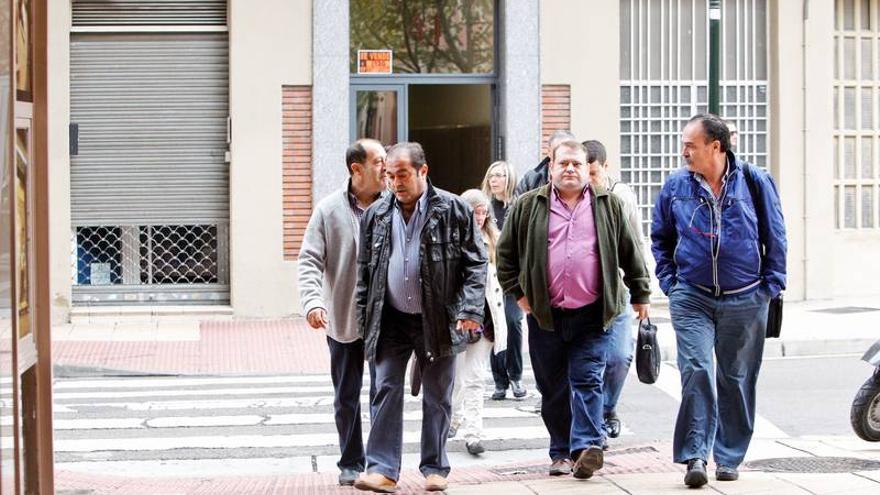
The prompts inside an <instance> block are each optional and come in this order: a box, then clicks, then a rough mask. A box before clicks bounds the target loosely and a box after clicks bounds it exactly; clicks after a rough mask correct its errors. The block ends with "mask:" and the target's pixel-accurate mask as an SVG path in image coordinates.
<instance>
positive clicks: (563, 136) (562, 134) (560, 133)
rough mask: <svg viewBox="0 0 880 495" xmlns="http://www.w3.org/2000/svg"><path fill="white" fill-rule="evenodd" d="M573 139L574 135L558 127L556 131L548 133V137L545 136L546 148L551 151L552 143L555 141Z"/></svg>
mask: <svg viewBox="0 0 880 495" xmlns="http://www.w3.org/2000/svg"><path fill="white" fill-rule="evenodd" d="M574 140H575V137H574V134H572V133H571V131H568V130H565V129H559V130H557V131H553V133H552V134H550V137H549V138H547V149H550V150H551V151H552V147H553V143H554V142H556V141H574Z"/></svg>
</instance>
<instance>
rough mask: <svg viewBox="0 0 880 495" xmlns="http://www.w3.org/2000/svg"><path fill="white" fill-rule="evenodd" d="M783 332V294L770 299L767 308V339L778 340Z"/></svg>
mask: <svg viewBox="0 0 880 495" xmlns="http://www.w3.org/2000/svg"><path fill="white" fill-rule="evenodd" d="M780 332H782V294H779V295H778V296H776V297H774V298H773V299H770V306H769V307H768V308H767V338H768V339H778V338H779V333H780Z"/></svg>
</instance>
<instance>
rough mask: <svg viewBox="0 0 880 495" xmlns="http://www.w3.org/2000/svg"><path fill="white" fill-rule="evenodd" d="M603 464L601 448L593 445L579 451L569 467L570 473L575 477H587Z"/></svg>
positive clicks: (603, 456)
mask: <svg viewBox="0 0 880 495" xmlns="http://www.w3.org/2000/svg"><path fill="white" fill-rule="evenodd" d="M604 464H605V455H604V454H603V453H602V448H601V447H596V446H595V445H593V446H590V447H587V448H586V449H584V450H582V451H581V453H580V455H579V456H578V459H577V461H576V462H575V463H574V467H572V468H571V474H572V476H574V477H575V478H577V479H581V480H585V479H589V478H592V477H593V473H595V472H596V471H598V470H600V469H602V466H603V465H604Z"/></svg>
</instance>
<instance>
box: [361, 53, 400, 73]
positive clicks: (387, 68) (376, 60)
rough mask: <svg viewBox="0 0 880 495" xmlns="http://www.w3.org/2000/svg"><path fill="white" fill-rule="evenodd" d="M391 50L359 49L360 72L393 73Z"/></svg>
mask: <svg viewBox="0 0 880 495" xmlns="http://www.w3.org/2000/svg"><path fill="white" fill-rule="evenodd" d="M393 60H394V56H393V55H392V51H391V50H358V74H391V66H392V62H393Z"/></svg>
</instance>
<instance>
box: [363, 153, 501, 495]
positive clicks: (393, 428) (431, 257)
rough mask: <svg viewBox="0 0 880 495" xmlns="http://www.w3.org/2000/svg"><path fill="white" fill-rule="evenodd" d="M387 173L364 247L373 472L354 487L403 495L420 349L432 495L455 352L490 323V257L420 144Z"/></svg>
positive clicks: (440, 470) (366, 222)
mask: <svg viewBox="0 0 880 495" xmlns="http://www.w3.org/2000/svg"><path fill="white" fill-rule="evenodd" d="M385 174H386V178H387V179H388V182H389V184H390V187H391V189H392V192H393V194H392V195H389V196H388V197H387V198H383V199H380V200H379V201H376V202H375V203H373V205H372V206H371V207H370V208H369V209H368V210H367V211H366V212H364V215H363V218H362V219H361V238H360V246H359V249H358V286H357V290H356V292H355V294H356V299H357V301H356V302H357V318H358V325H359V327H360V331H361V335H362V336H363V338H364V343H365V353H366V356H367V359H368V360H369V361H370V362H371V363H373V364H374V365H375V369H376V371H375V375H376V376H375V381H376V393H375V397H374V399H373V402H372V404H371V410H372V411H373V418H372V426H371V429H370V437H369V440H368V442H367V455H366V457H367V473H366V474H364V475H362V476H361V477H360V478H359V479H358V481H357V482H356V483H355V488H358V489H361V490H373V491H380V492H390V491H393V490H395V489H396V482H397V480H398V478H399V476H400V463H401V451H402V440H403V395H404V375H405V374H406V366H407V362H408V361H409V358H410V355H411V354H412V353H413V352H415V353H416V356H417V358H418V361H419V363H420V365H421V379H422V390H423V391H424V399H423V406H422V409H423V412H424V417H423V419H422V441H421V453H422V460H421V464H420V466H419V468H420V470H421V472H422V474H423V475H424V476H425V477H426V478H427V479H426V485H425V488H426V489H427V490H428V491H437V490H444V489H446V486H447V483H446V476H447V475H448V474H449V461H448V459H447V457H446V437H447V434H448V431H449V421H450V416H451V401H452V386H453V381H454V372H455V354H456V353H458V352H460V351H462V350H463V349H464V347H465V346H466V344H467V339H466V336H467V333H468V332H469V331H474V330H477V329H478V328H479V327H480V325H482V323H483V306H484V301H485V285H486V277H487V255H486V250H485V247H484V243H483V240H482V238H481V236H480V233H479V230H478V229H476V227H475V223H474V215H473V212H472V211H471V208H470V207H469V206H468V205H467V203H465V202H464V200H462V199H461V198H459V197H458V196H455V195H453V194H450V193H448V192H446V191H443V190H440V189H437V188H435V187H433V186H432V185H431V182H430V181H429V180H428V165H427V164H426V163H425V155H424V151H423V150H422V147H421V146H420V145H419V144H418V143H399V144H397V145H395V146H393V147H392V148H391V149H390V150H389V151H388V156H387V158H386V166H385Z"/></svg>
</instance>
